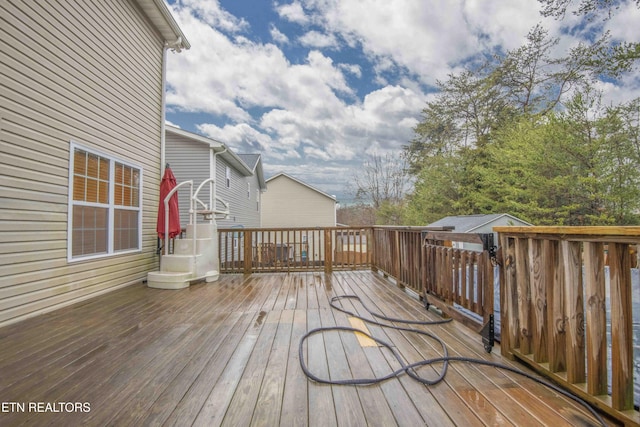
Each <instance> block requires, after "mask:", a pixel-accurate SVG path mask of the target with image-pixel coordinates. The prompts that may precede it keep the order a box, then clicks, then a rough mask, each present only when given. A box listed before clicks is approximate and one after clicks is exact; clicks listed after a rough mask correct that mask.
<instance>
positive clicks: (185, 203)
mask: <svg viewBox="0 0 640 427" xmlns="http://www.w3.org/2000/svg"><path fill="white" fill-rule="evenodd" d="M165 157H166V160H167V163H169V164H170V166H171V170H172V171H173V174H174V175H175V177H176V181H177V182H178V184H180V183H182V182H185V181H189V180H193V191H196V189H197V188H198V186H199V185H200V183H202V182H203V181H204V180H206V179H208V178H209V177H210V173H209V147H208V146H206V145H205V144H203V143H201V142H198V141H194V140H193V139H190V138H187V137H184V136H182V135H176V134H174V133H171V132H166V136H165ZM199 198H200V200H202V201H203V202H205V203H208V202H209V186H208V185H206V186H205V188H203V189H202V191H201V193H200V196H199ZM178 207H179V208H180V225H182V227H186V225H187V224H188V223H189V186H188V185H187V186H183V187H180V189H178Z"/></svg>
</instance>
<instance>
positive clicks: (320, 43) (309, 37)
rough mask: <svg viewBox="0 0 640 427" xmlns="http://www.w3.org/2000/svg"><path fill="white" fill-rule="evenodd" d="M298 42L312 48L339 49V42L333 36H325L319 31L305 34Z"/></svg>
mask: <svg viewBox="0 0 640 427" xmlns="http://www.w3.org/2000/svg"><path fill="white" fill-rule="evenodd" d="M298 41H299V42H300V43H301V44H302V45H303V46H307V47H312V48H337V47H338V40H337V39H336V38H335V36H334V35H332V34H323V33H321V32H319V31H315V30H314V31H309V32H307V33H305V34H303V35H302V36H301V37H300V38H299V39H298Z"/></svg>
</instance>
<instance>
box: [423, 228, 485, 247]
mask: <svg viewBox="0 0 640 427" xmlns="http://www.w3.org/2000/svg"><path fill="white" fill-rule="evenodd" d="M424 238H425V240H448V241H451V242H465V243H479V244H482V243H483V241H482V238H481V237H480V235H479V234H476V233H452V232H449V231H447V232H437V231H436V232H434V231H429V232H427V233H426V235H425V237H424Z"/></svg>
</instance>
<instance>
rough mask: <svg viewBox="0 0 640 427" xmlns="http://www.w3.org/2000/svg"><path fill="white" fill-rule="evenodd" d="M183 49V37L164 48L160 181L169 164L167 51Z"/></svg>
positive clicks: (166, 44)
mask: <svg viewBox="0 0 640 427" xmlns="http://www.w3.org/2000/svg"><path fill="white" fill-rule="evenodd" d="M183 47H184V44H183V42H182V37H178V38H177V39H176V40H175V41H173V42H169V41H165V42H164V47H163V48H162V88H161V90H162V105H161V106H160V110H161V111H160V179H162V175H163V174H164V168H165V165H166V164H167V163H166V160H167V154H166V142H165V121H166V119H167V117H166V114H167V106H166V103H167V94H166V92H167V51H168V50H169V49H171V51H172V52H181V51H182V48H183Z"/></svg>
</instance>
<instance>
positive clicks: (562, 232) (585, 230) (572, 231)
mask: <svg viewBox="0 0 640 427" xmlns="http://www.w3.org/2000/svg"><path fill="white" fill-rule="evenodd" d="M493 231H495V232H498V233H503V234H508V235H523V236H527V235H529V236H537V235H540V236H542V235H546V236H550V235H555V236H558V237H560V238H570V237H576V238H580V240H586V238H589V237H593V238H597V237H602V238H605V239H611V238H614V237H627V238H629V237H632V238H640V227H638V226H624V227H623V226H589V227H581V226H573V227H569V226H556V227H553V226H549V227H546V226H529V227H523V226H517V227H513V226H511V227H510V226H499V227H493ZM634 240H636V239H634Z"/></svg>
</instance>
